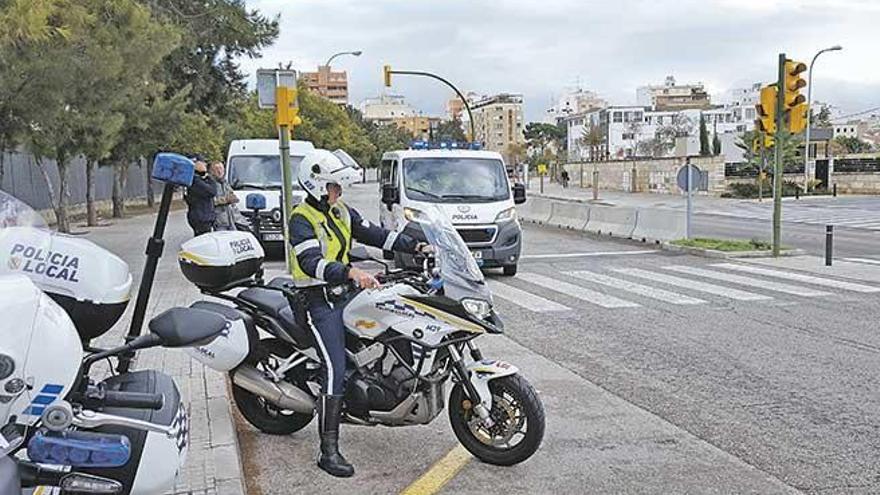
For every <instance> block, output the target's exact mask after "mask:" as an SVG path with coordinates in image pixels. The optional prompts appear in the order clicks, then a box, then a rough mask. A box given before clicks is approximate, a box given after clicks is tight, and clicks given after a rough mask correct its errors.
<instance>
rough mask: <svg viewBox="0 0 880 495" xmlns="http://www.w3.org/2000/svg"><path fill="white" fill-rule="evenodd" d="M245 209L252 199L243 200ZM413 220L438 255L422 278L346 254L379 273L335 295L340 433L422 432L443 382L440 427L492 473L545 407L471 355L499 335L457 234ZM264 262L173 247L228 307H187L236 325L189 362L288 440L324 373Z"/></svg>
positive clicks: (255, 250) (248, 246)
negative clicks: (344, 426)
mask: <svg viewBox="0 0 880 495" xmlns="http://www.w3.org/2000/svg"><path fill="white" fill-rule="evenodd" d="M252 202H259V195H255V197H253V198H251V197H249V198H247V203H252ZM247 206H248V208H252V207H254V206H256V207H259V206H260V205H259V204H248V205H247ZM415 220H416V222H417V223H418V224H419V225H420V226H421V228H422V230H423V232H424V234H425V236H426V238H427V240H428V242H429V243H430V244H432V245H433V246H434V247H435V249H436V254H435V256H434V258H433V259H430V258H429V259H424V260H423V264H422V269H421V270H392V269H390V268H389V267H388V265H387V264H385V263H384V262H382V261H379V260H375V259H372V258H369V257H368V256H367V254H366V250H365V249H361V250H360V251H359V252H358V253H355V252H354V251H357V250H353V252H352V255H355V254H357V255H358V256H356V258H359V260H360V261H372V262H376V263H379V264H382V265H383V266H384V267H385V271H384V273H383V274H380V275H379V276H378V277H377V278H378V279H379V281H380V282H381V284H382V285H381V287H380V288H378V289H372V290H362V289H359V288H357V287H354V286H345V287H342V288H340V289H341V292H342V294H340V296H339V297H340V299H341V300H340V301H339V302H338V303H337V304H345V305H346V306H345V309H344V313H343V318H344V322H345V326H346V330H347V334H346V347H347V350H346V352H347V356H348V361H349V364H348V369H347V376H346V381H345V382H346V390H345V398H344V406H343V421H345V422H347V423H350V424H356V425H370V426H372V425H385V426H410V425H423V424H428V423H430V422H431V421H433V420H434V419H435V418H436V417H437V416H438V415H439V414H440V412H441V411H442V410H443V409H444V408H445V407H446V400H447V393H446V390H447V389H446V386H447V384H448V383H449V382H450V381H451V382H452V384H453V385H452V390H451V393H450V394H448V401H449V405H448V415H449V419H450V423H451V425H452V430H453V432H454V433H455V435H456V437H457V438H458V440H459V441H460V442H461V443H462V445H463V446H464V447H465V448H466V449H467V450H468V451H470V452H471V453H472V454H473V455H474V456H475V457H477V458H479V459H481V460H482V461H484V462H487V463H490V464H495V465H504V466H507V465H513V464H517V463H519V462H522V461H524V460H526V459H528V458H529V457H530V456H531V455H532V454H534V453H535V451H536V450H537V449H538V447H539V446H540V444H541V441H542V439H543V434H544V426H545V425H544V408H543V404H542V402H541V400H540V398H539V397H538V396H537V394H536V392H535V390H534V389H533V388H532V386H531V385H530V384H529V383H528V381H526V379H525V378H524V377H523V376H521V375H520V374H519V371H518V369H517V368H516V367H515V366H513V365H511V364H508V363H506V362H503V361H498V360H492V359H485V358H484V357H483V355H482V353H481V351H480V350H479V348H478V347H477V346H476V344H475V339H476V338H477V337H480V336H481V335H483V334H487V333H488V334H500V333H502V332H503V324H502V322H501V319H500V318H499V316H498V315H497V314H496V312H495V309H494V307H493V304H492V295H491V293H490V291H489V289H488V287H487V285H486V283H485V280H484V278H483V274H482V272H481V271H480V269H479V267H478V266H477V264H476V262H475V261H474V259H473V257H472V256H471V255H470V251H469V250H468V249H467V245H466V244H465V243H464V241H463V240H462V238H461V237H460V236H459V234H458V232H457V231H456V230H455V228H454V227H453V225H452V224H451V222H450V221H449V220H448V219H447V217H446V216H445V215H444V214H443V212H442V211H441V210H439V209H436V210H428V211H426V212H423V213H422V214H421V216H420V218H416V219H415ZM236 239H237V240H238V244H235V243H234V242H233V241H235V240H236ZM352 257H353V258H355V256H352ZM262 258H263V251H262V249H261V248H260V246H259V244H258V243H257V242H256V239H255V238H254V237H253V236H252V235H250V234H249V233H246V232H235V233H233V232H218V233H213V234H205V235H202V236H199V237H198V238H196V239H193V240H191V241H189V242H187V243H185V244H183V245H182V246H181V251H180V252H179V255H178V260H179V263H180V267H181V271H182V272H183V274H184V276H185V277H186V278H187V279H188V280H190V281H191V282H193V283H194V284H195V285H197V286H198V287H199V288H200V289H201V291H202V293H203V294H205V295H208V296H211V297H213V298H218V299H221V300H225V301H226V302H228V303H231V304H232V306H230V305H228V304H221V303H218V302H213V301H206V300H205V301H198V302H196V303H194V304H193V305H192V306H191V307H194V308H202V309H206V310H213V311H217V312H218V313H219V314H223V315H224V317H226V318H228V319H229V320H230V321H232V322H234V325H232V327H231V330H230V332H229V333H228V334H227V335H226V336H224V337H223V338H217V339H215V340H214V341H212V342H211V343H210V344H207V345H204V346H198V347H195V348H193V349H190V350H188V351H187V352H189V353H190V354H191V355H192V356H193V357H194V358H195V359H197V360H199V361H201V362H203V363H204V364H206V365H207V366H209V367H211V368H213V369H215V370H217V371H221V372H227V373H229V376H230V381H231V382H232V383H233V398H234V400H235V403H236V406H237V407H238V409H239V411H240V412H241V413H242V415H243V416H244V417H245V419H246V420H247V421H248V422H250V423H251V424H252V425H254V426H255V427H256V428H258V429H259V430H261V431H262V432H265V433H269V434H290V433H293V432H296V431H298V430H300V429H302V428H304V427H305V426H306V425H308V424H309V422H310V421H311V420H312V417H313V416H314V414H315V404H316V400H317V398H318V397H319V394H320V388H321V387H320V384H321V380H323V373H321V369H322V364H321V361H320V359H319V357H318V354H317V352H316V350H315V348H314V341H313V338H312V336H311V332H309V330H308V324H309V323H308V322H307V321H306V316H305V312H304V310H303V309H302V308H303V307H304V306H303V300H302V294H301V293H299V292H297V290H296V289H295V288H294V287H293V285H292V280H291V279H290V278H288V277H278V278H275V279H273V280H271V281H270V282H268V283H266V282H264V280H263V271H262V268H261V261H262ZM355 261H358V259H355ZM233 291H238V292H237V293H233ZM265 334H268V336H265ZM261 336H262V337H261Z"/></svg>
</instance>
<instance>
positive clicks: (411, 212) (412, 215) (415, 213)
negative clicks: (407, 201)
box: [403, 208, 424, 222]
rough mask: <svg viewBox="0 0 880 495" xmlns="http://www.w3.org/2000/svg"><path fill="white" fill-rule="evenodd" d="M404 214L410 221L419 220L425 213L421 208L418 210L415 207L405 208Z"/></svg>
mask: <svg viewBox="0 0 880 495" xmlns="http://www.w3.org/2000/svg"><path fill="white" fill-rule="evenodd" d="M403 216H404V218H406V220H407V221H409V222H418V221H420V220H421V219H422V217H423V216H424V213H422V211H421V210H417V209H415V208H404V209H403Z"/></svg>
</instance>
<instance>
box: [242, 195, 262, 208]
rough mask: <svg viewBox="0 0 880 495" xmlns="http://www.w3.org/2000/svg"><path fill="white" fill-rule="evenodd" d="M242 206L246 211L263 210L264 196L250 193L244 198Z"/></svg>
mask: <svg viewBox="0 0 880 495" xmlns="http://www.w3.org/2000/svg"><path fill="white" fill-rule="evenodd" d="M244 204H245V207H246V208H247V209H248V210H265V209H266V196H263V195H262V194H260V193H250V194H248V195H247V196H245V198H244Z"/></svg>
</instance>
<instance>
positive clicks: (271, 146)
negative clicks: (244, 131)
mask: <svg viewBox="0 0 880 495" xmlns="http://www.w3.org/2000/svg"><path fill="white" fill-rule="evenodd" d="M314 149H315V147H314V146H313V145H312V143H310V142H309V141H291V142H290V165H291V169H292V171H293V176H294V177H296V171H297V167H298V166H299V163H300V162H301V161H302V159H303V157H305V155H306V154H307V153H308V152H310V151H312V150H314ZM226 180H227V182H228V183H229V185H230V187H232V189H233V191H235V195H236V196H237V197H238V208H239V211H240V212H241V214H242V216H243V217H244V220H245V221H246V222H247V223H248V227H249V228H250V227H252V226H253V223H254V212H253V211H250V210H248V209H246V208H245V204H246V203H245V200H246V198H247V196H248V194H253V193H256V194H261V195H263V196H264V197H265V198H266V208H265V209H264V210H261V211H260V237H262V239H260V240H261V241H263V243H264V244H267V245H272V244H278V245H280V246H283V243H284V234H283V230H282V229H283V224H282V222H284V221H285V219H284V218H283V217H284V215H283V213H282V209H281V194H282V191H281V157H280V156H279V154H278V140H277V139H242V140H236V141H232V142H231V143H230V144H229V153H228V154H227V159H226ZM303 199H305V192H304V191H303V190H302V189H301V188H300V187H299V184H297V182H296V180H294V182H293V202H294V204H298V203H300V202H301V201H303Z"/></svg>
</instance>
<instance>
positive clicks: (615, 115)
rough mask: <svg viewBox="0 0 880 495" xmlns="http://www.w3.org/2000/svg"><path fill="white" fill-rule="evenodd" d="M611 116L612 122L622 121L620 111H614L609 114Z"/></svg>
mask: <svg viewBox="0 0 880 495" xmlns="http://www.w3.org/2000/svg"><path fill="white" fill-rule="evenodd" d="M611 118H612V119H613V120H614V122H623V115H621V114H620V112H614V113H613V114H611Z"/></svg>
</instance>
